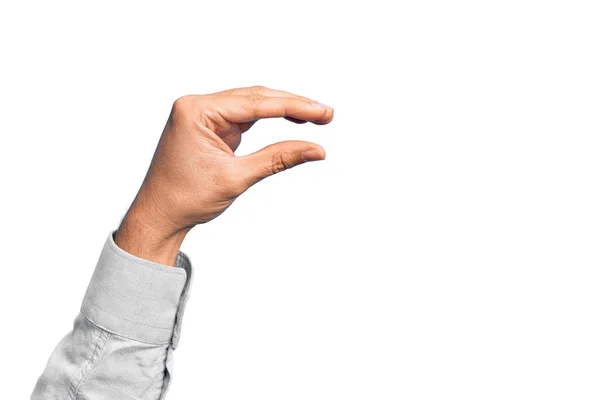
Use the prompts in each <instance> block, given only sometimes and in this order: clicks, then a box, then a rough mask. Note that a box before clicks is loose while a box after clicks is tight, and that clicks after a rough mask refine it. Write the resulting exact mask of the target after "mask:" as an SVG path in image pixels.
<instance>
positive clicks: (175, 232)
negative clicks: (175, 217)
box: [114, 204, 191, 266]
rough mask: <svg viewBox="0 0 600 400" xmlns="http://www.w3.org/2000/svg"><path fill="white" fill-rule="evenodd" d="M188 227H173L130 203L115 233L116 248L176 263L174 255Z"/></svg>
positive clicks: (149, 258) (150, 258)
mask: <svg viewBox="0 0 600 400" xmlns="http://www.w3.org/2000/svg"><path fill="white" fill-rule="evenodd" d="M190 229H191V227H187V228H176V227H174V226H173V225H172V224H171V223H169V222H168V221H165V220H164V219H161V218H156V217H153V216H152V213H149V212H147V211H143V210H140V209H139V207H137V206H136V205H135V204H134V205H132V206H131V208H130V209H129V211H127V214H126V215H125V218H123V221H122V222H121V225H120V226H119V229H118V230H117V232H116V234H115V238H114V239H115V243H116V244H117V246H119V248H121V249H122V250H124V251H126V252H128V253H129V254H133V255H134V256H136V257H139V258H143V259H145V260H148V261H153V262H156V263H159V264H163V265H168V266H175V262H176V259H177V254H178V253H179V249H180V247H181V244H182V243H183V240H184V239H185V236H186V235H187V233H188V232H189V231H190Z"/></svg>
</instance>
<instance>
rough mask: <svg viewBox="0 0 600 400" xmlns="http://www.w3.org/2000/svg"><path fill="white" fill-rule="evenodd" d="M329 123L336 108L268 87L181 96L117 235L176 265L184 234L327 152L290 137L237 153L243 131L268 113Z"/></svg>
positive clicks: (134, 249)
mask: <svg viewBox="0 0 600 400" xmlns="http://www.w3.org/2000/svg"><path fill="white" fill-rule="evenodd" d="M277 117H285V118H286V119H288V120H290V121H292V122H296V123H303V122H306V121H310V122H313V123H315V124H319V125H322V124H327V123H329V122H331V120H332V119H333V109H332V108H331V107H328V106H325V105H322V104H319V103H317V102H316V101H313V100H310V99H307V98H305V97H301V96H296V95H294V94H291V93H288V92H283V91H279V90H272V89H269V88H265V87H260V86H257V87H251V88H239V89H231V90H226V91H224V92H219V93H214V94H210V95H191V96H184V97H181V98H179V99H177V100H176V101H175V103H174V104H173V108H172V110H171V115H170V116H169V119H168V121H167V124H166V126H165V128H164V131H163V133H162V136H161V138H160V141H159V143H158V146H157V148H156V151H155V153H154V157H153V159H152V162H151V164H150V168H149V169H148V172H147V174H146V177H145V179H144V182H143V183H142V186H141V188H140V190H139V192H138V194H137V196H136V198H135V200H134V201H133V203H132V205H131V207H130V208H129V211H128V212H127V214H126V216H125V218H124V219H123V222H122V223H121V226H120V227H119V230H118V231H117V234H116V236H115V241H116V243H117V245H118V246H119V247H120V248H122V249H123V250H125V251H127V252H129V253H131V254H134V255H136V256H138V257H141V258H144V259H147V260H150V261H154V262H158V263H161V264H165V265H174V264H175V258H176V256H177V252H178V251H179V247H180V245H181V243H182V242H183V239H184V237H185V235H186V234H187V233H188V232H189V231H190V229H192V228H193V227H194V226H195V225H197V224H202V223H205V222H208V221H210V220H212V219H214V218H216V217H217V216H219V215H220V214H221V213H222V212H223V211H225V209H227V207H229V206H230V205H231V203H233V201H234V200H235V199H236V198H237V197H238V196H239V195H240V194H242V193H243V192H244V191H246V190H247V189H248V188H249V187H250V186H252V185H254V184H255V183H257V182H258V181H260V180H262V179H264V178H266V177H268V176H270V175H273V174H276V173H278V172H281V171H284V170H286V169H289V168H291V167H294V166H296V165H299V164H302V163H304V162H307V161H318V160H323V159H325V151H324V150H323V148H322V147H321V146H319V145H317V144H314V143H310V142H304V141H285V142H279V143H275V144H272V145H270V146H267V147H265V148H263V149H262V150H259V151H257V152H255V153H252V154H249V155H247V156H243V157H236V156H235V155H234V151H235V150H236V149H237V147H238V146H239V144H240V142H241V139H242V134H243V133H244V132H246V131H247V130H248V129H250V128H251V127H252V125H253V124H254V123H255V122H256V121H257V120H259V119H262V118H277Z"/></svg>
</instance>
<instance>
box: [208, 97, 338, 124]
mask: <svg viewBox="0 0 600 400" xmlns="http://www.w3.org/2000/svg"><path fill="white" fill-rule="evenodd" d="M219 100H220V101H218V103H220V104H219V105H220V107H219V113H220V114H221V115H222V116H223V117H224V118H225V119H227V120H228V121H230V122H235V123H241V122H250V121H256V120H257V119H263V118H280V117H288V118H294V119H297V120H303V121H311V122H314V123H317V124H327V123H329V122H331V120H332V119H333V108H331V107H329V106H327V105H324V104H320V103H316V102H311V101H307V100H303V99H298V98H292V97H269V96H261V95H253V96H225V97H222V98H220V99H219Z"/></svg>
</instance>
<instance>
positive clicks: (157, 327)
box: [85, 299, 173, 330]
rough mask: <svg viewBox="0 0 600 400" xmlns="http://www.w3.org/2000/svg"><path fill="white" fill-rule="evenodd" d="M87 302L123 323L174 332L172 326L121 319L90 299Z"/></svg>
mask: <svg viewBox="0 0 600 400" xmlns="http://www.w3.org/2000/svg"><path fill="white" fill-rule="evenodd" d="M85 302H86V303H88V304H89V305H90V306H92V307H94V308H97V309H98V310H100V311H102V312H105V313H107V314H109V315H112V316H113V317H115V318H117V319H120V320H121V321H126V322H131V323H132V324H136V325H141V326H146V327H148V328H155V329H163V330H172V329H173V327H172V326H155V325H150V324H145V323H143V322H140V321H134V320H131V319H127V318H124V317H121V316H119V315H116V314H114V313H112V312H110V311H108V310H105V309H104V308H102V307H100V306H98V305H97V304H95V303H94V302H92V301H91V300H90V299H86V300H85Z"/></svg>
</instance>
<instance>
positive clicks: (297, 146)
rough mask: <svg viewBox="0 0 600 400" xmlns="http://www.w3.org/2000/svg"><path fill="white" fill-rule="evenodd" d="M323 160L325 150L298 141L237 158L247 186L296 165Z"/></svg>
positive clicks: (270, 146) (313, 144) (278, 144)
mask: <svg viewBox="0 0 600 400" xmlns="http://www.w3.org/2000/svg"><path fill="white" fill-rule="evenodd" d="M324 159H325V150H323V148H322V147H321V146H319V145H318V144H315V143H311V142H303V141H299V140H290V141H286V142H279V143H275V144H272V145H269V146H267V147H265V148H263V149H261V150H259V151H257V152H255V153H252V154H248V155H247V156H243V157H239V160H240V161H241V164H242V169H243V171H244V172H243V173H244V175H245V178H246V180H247V183H248V186H252V185H254V184H255V183H256V182H258V181H260V180H262V179H264V178H266V177H268V176H271V175H275V174H276V173H278V172H281V171H285V170H286V169H290V168H292V167H295V166H296V165H300V164H304V163H305V162H308V161H319V160H324Z"/></svg>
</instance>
